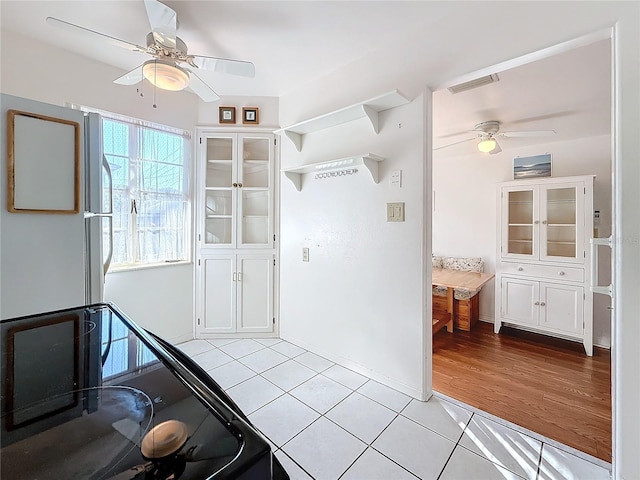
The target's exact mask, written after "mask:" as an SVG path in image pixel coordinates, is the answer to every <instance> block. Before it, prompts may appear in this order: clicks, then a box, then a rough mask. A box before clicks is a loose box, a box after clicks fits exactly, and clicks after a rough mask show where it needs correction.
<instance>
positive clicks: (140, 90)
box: [136, 65, 144, 97]
mask: <svg viewBox="0 0 640 480" xmlns="http://www.w3.org/2000/svg"><path fill="white" fill-rule="evenodd" d="M140 69H142V65H141V66H140ZM136 91H137V92H138V93H139V94H140V96H141V97H144V75H142V81H141V82H140V88H138V89H137V90H136Z"/></svg>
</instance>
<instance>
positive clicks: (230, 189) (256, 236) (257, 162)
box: [195, 128, 276, 338]
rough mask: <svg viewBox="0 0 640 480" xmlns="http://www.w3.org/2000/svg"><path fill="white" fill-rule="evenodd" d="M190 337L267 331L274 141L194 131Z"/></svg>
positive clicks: (270, 325)
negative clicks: (194, 254)
mask: <svg viewBox="0 0 640 480" xmlns="http://www.w3.org/2000/svg"><path fill="white" fill-rule="evenodd" d="M197 141H198V156H197V164H198V169H197V172H198V173H197V177H196V190H197V197H196V198H197V199H198V201H197V207H196V212H197V213H196V215H197V227H196V228H197V236H196V249H197V260H196V275H195V290H196V294H195V303H196V306H195V311H196V336H197V337H201V338H203V337H211V336H217V335H219V334H224V335H229V334H235V335H236V336H242V335H243V334H249V333H251V334H255V333H258V334H271V333H272V332H273V331H274V323H275V320H274V315H273V313H274V308H273V304H274V300H273V299H274V270H275V258H276V252H275V236H274V222H273V218H274V200H273V198H274V187H273V176H274V169H275V147H274V144H275V142H274V135H273V134H271V133H262V132H242V133H240V132H228V131H218V130H212V129H204V128H203V129H198V137H197Z"/></svg>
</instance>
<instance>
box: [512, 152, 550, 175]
mask: <svg viewBox="0 0 640 480" xmlns="http://www.w3.org/2000/svg"><path fill="white" fill-rule="evenodd" d="M550 176H551V154H550V153H545V154H543V155H534V156H532V157H516V158H514V159H513V179H514V180H518V179H521V178H534V177H550Z"/></svg>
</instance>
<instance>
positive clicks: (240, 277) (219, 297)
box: [198, 254, 273, 333]
mask: <svg viewBox="0 0 640 480" xmlns="http://www.w3.org/2000/svg"><path fill="white" fill-rule="evenodd" d="M200 272H201V273H200V275H201V279H200V282H199V284H200V287H201V288H202V294H203V305H202V306H203V314H202V316H201V317H200V325H199V328H198V330H199V331H200V332H203V333H268V332H271V331H273V285H272V283H273V256H270V255H259V254H258V255H233V254H229V255H212V256H210V257H204V258H202V259H201V260H200Z"/></svg>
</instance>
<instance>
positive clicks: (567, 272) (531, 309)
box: [495, 176, 594, 355]
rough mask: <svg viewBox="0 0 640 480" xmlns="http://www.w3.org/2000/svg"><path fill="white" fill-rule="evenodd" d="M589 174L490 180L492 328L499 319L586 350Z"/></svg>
mask: <svg viewBox="0 0 640 480" xmlns="http://www.w3.org/2000/svg"><path fill="white" fill-rule="evenodd" d="M593 181H594V177H593V176H580V177H564V178H547V179H538V180H519V181H514V182H506V183H503V184H500V186H499V187H498V209H499V213H498V218H499V231H498V239H499V245H498V258H499V261H498V262H497V265H496V278H497V284H498V285H500V288H498V289H496V306H497V307H498V308H496V319H495V332H496V333H497V332H499V331H500V328H501V326H502V324H509V325H514V326H520V327H522V328H526V329H531V330H534V331H536V332H540V333H545V334H550V335H555V336H559V337H565V338H569V339H574V340H580V341H581V342H582V343H583V345H584V348H585V351H586V353H587V355H592V353H593V307H592V303H593V294H592V293H591V291H590V288H589V287H590V279H589V278H588V274H587V273H588V266H589V264H590V250H589V248H588V245H589V239H590V235H591V232H592V231H593Z"/></svg>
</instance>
